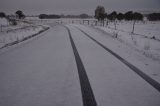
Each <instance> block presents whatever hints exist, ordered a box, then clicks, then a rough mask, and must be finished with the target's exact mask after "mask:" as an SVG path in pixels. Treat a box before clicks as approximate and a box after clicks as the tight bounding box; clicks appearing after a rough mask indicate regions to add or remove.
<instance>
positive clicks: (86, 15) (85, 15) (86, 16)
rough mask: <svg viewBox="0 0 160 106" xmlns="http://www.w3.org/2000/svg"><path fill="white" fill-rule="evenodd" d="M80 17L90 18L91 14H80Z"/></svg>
mask: <svg viewBox="0 0 160 106" xmlns="http://www.w3.org/2000/svg"><path fill="white" fill-rule="evenodd" d="M79 18H89V15H88V14H84V13H83V14H80V15H79Z"/></svg>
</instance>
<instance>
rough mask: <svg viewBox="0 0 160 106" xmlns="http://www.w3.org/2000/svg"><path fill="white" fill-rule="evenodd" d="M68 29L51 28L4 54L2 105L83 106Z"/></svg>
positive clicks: (0, 61) (0, 89) (1, 64)
mask: <svg viewBox="0 0 160 106" xmlns="http://www.w3.org/2000/svg"><path fill="white" fill-rule="evenodd" d="M66 33H67V30H65V29H64V28H63V27H54V28H51V29H50V30H49V31H47V33H45V36H41V37H39V38H36V39H34V40H32V41H29V42H28V43H25V44H23V43H22V44H18V45H17V47H16V48H15V49H10V50H9V51H7V52H5V53H3V54H1V55H0V69H1V73H0V85H1V86H0V105H1V106H11V105H13V106H53V105H55V106H75V105H76V106H82V99H81V92H80V91H81V90H80V84H79V79H78V71H77V68H76V63H75V59H74V54H73V51H72V48H71V44H70V42H69V36H68V35H67V34H66Z"/></svg>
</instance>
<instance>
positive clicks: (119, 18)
mask: <svg viewBox="0 0 160 106" xmlns="http://www.w3.org/2000/svg"><path fill="white" fill-rule="evenodd" d="M117 19H118V20H119V21H121V20H123V19H124V15H123V14H122V13H119V14H118V15H117Z"/></svg>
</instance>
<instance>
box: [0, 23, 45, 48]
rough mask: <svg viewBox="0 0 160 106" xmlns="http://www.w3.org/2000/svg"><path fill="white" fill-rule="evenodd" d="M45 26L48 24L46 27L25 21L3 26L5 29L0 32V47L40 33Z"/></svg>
mask: <svg viewBox="0 0 160 106" xmlns="http://www.w3.org/2000/svg"><path fill="white" fill-rule="evenodd" d="M45 28H46V26H45V27H44V26H41V25H28V24H24V23H20V24H18V25H16V26H11V25H9V26H6V27H3V28H2V29H3V31H1V32H0V48H2V47H4V46H5V45H7V44H9V43H12V42H15V41H20V40H22V39H24V38H26V37H28V36H31V35H34V34H36V33H39V32H40V31H42V30H44V29H45Z"/></svg>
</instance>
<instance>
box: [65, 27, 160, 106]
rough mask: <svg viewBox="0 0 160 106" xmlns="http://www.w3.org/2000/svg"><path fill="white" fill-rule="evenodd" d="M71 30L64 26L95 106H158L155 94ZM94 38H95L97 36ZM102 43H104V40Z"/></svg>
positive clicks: (142, 81) (136, 76) (136, 77)
mask: <svg viewBox="0 0 160 106" xmlns="http://www.w3.org/2000/svg"><path fill="white" fill-rule="evenodd" d="M74 26H78V27H80V28H83V30H85V31H86V32H92V36H93V33H96V32H95V31H93V30H91V29H89V28H86V27H84V26H79V25H74ZM74 26H73V25H68V27H69V28H70V29H71V33H72V36H73V39H74V41H75V45H76V47H77V49H78V52H79V54H80V57H81V59H82V61H83V64H84V67H85V69H86V72H87V74H88V77H89V80H90V83H91V86H92V88H93V92H94V95H95V98H96V100H97V104H98V106H106V105H107V106H117V105H118V106H159V105H160V102H159V101H160V94H159V92H157V91H156V90H155V89H154V88H153V87H152V86H150V85H149V84H148V83H147V82H145V81H144V80H143V79H142V78H140V77H139V76H138V75H137V74H135V73H134V72H133V71H132V70H130V69H129V68H128V67H127V66H125V65H124V64H123V63H122V62H120V61H119V60H118V59H116V58H115V57H114V56H112V55H111V54H110V53H108V52H106V51H105V50H104V49H103V48H101V47H100V46H99V45H97V44H96V43H95V42H94V41H92V40H91V39H89V38H88V37H87V36H85V35H84V34H83V33H81V32H80V31H79V30H77V29H76V28H75V27H74ZM99 34H100V33H99ZM96 36H98V35H97V33H96ZM94 37H95V34H94ZM96 38H98V37H96ZM103 39H104V38H103ZM98 40H99V39H98ZM109 40H111V39H109ZM105 41H108V40H106V39H105ZM112 42H113V41H112ZM115 45H116V44H115Z"/></svg>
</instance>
